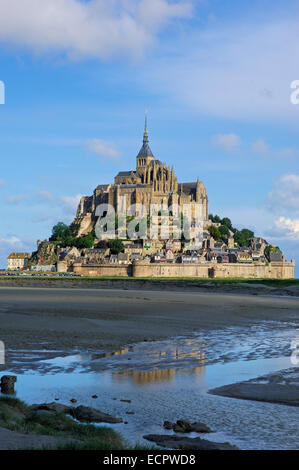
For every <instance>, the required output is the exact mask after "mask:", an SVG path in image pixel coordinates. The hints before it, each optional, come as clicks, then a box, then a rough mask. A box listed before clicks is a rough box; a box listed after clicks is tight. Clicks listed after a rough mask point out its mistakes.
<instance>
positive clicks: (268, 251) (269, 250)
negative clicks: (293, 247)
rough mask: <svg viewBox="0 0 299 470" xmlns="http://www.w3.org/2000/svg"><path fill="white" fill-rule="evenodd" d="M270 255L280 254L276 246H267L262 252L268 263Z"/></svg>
mask: <svg viewBox="0 0 299 470" xmlns="http://www.w3.org/2000/svg"><path fill="white" fill-rule="evenodd" d="M271 253H281V250H280V248H279V247H278V246H273V245H267V246H266V248H265V250H264V255H265V257H266V258H267V260H268V261H270V254H271Z"/></svg>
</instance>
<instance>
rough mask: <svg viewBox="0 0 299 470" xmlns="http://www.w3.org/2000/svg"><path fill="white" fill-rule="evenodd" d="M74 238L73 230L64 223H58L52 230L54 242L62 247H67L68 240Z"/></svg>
mask: <svg viewBox="0 0 299 470" xmlns="http://www.w3.org/2000/svg"><path fill="white" fill-rule="evenodd" d="M71 236H72V232H71V229H70V228H69V226H68V225H66V224H65V223H63V222H58V223H57V224H56V225H54V227H53V228H52V237H51V239H52V240H55V241H57V242H59V243H61V245H63V246H64V245H65V244H66V242H67V239H68V238H69V237H71Z"/></svg>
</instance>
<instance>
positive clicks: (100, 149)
mask: <svg viewBox="0 0 299 470" xmlns="http://www.w3.org/2000/svg"><path fill="white" fill-rule="evenodd" d="M86 148H87V150H88V151H89V152H91V153H95V154H97V155H99V156H100V157H101V158H103V159H105V160H113V161H115V160H118V159H119V157H120V153H119V152H118V150H116V149H115V147H114V144H113V143H111V142H106V141H105V140H101V139H90V140H88V141H87V142H86Z"/></svg>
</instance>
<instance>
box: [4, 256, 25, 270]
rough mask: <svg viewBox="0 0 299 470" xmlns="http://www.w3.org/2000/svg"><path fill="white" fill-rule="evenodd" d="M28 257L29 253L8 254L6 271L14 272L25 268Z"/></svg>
mask: <svg viewBox="0 0 299 470" xmlns="http://www.w3.org/2000/svg"><path fill="white" fill-rule="evenodd" d="M30 256H31V255H30V253H16V252H13V253H10V255H9V256H8V257H7V263H6V264H7V270H8V271H16V270H19V269H23V268H24V267H25V266H26V264H27V262H28V260H29V258H30Z"/></svg>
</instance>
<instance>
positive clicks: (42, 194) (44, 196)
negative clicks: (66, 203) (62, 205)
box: [37, 190, 54, 201]
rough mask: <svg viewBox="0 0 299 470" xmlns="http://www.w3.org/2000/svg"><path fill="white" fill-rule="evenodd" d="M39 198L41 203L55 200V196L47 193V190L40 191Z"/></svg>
mask: <svg viewBox="0 0 299 470" xmlns="http://www.w3.org/2000/svg"><path fill="white" fill-rule="evenodd" d="M37 197H38V200H41V201H53V199H54V196H53V194H52V193H51V192H50V191H46V190H43V191H39V192H38V193H37Z"/></svg>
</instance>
